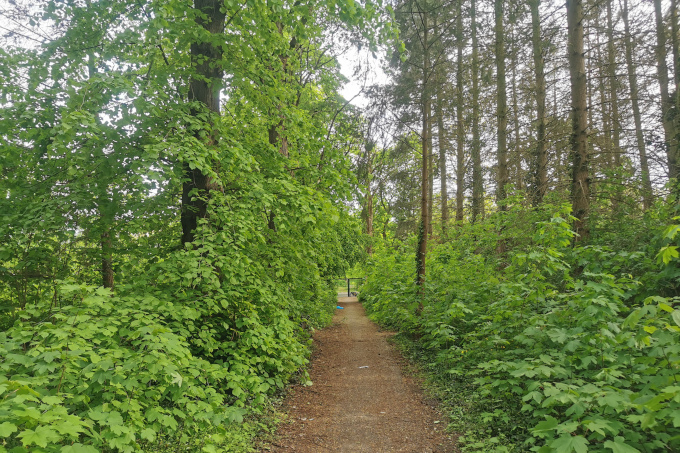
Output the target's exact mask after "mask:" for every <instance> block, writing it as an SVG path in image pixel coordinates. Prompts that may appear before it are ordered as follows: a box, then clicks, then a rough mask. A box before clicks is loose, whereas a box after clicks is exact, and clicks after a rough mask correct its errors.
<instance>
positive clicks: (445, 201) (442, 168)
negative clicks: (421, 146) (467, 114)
mask: <svg viewBox="0 0 680 453" xmlns="http://www.w3.org/2000/svg"><path fill="white" fill-rule="evenodd" d="M437 74H438V75H439V77H438V80H437V82H438V83H437V105H436V107H435V108H436V112H435V114H436V115H437V135H438V137H437V138H438V142H439V143H438V145H439V184H440V186H441V191H440V194H441V206H442V207H441V210H442V213H441V216H442V233H443V235H444V236H446V232H447V229H448V223H449V195H448V188H447V183H448V182H447V175H446V150H447V149H448V148H449V145H448V140H447V137H446V130H445V129H444V107H443V103H444V100H443V99H442V97H443V94H442V84H443V83H444V80H443V75H442V71H441V69H438V71H437Z"/></svg>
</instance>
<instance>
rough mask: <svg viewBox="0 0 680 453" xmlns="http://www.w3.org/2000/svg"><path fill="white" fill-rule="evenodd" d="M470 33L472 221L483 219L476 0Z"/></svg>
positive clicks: (473, 3) (473, 5)
mask: <svg viewBox="0 0 680 453" xmlns="http://www.w3.org/2000/svg"><path fill="white" fill-rule="evenodd" d="M470 32H471V33H472V62H471V66H472V146H471V150H470V151H471V154H472V221H473V222H475V221H476V220H478V219H480V218H483V217H484V175H483V174H482V144H481V140H480V135H481V131H480V126H479V120H480V107H479V91H480V89H479V82H480V80H479V40H478V37H477V0H471V1H470Z"/></svg>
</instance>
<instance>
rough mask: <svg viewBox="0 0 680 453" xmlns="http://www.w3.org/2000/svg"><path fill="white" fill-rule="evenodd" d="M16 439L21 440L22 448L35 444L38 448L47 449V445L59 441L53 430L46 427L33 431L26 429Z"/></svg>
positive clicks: (58, 436) (59, 437)
mask: <svg viewBox="0 0 680 453" xmlns="http://www.w3.org/2000/svg"><path fill="white" fill-rule="evenodd" d="M17 437H19V438H21V443H23V444H24V446H27V445H33V444H35V445H37V446H39V447H47V444H49V443H51V442H56V441H58V440H59V439H61V436H60V435H59V434H57V432H56V431H55V430H53V429H52V428H50V427H47V426H38V427H37V428H36V429H35V430H32V429H27V430H25V431H22V432H21V433H20V434H19V435H18V436H17Z"/></svg>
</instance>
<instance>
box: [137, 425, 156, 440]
mask: <svg viewBox="0 0 680 453" xmlns="http://www.w3.org/2000/svg"><path fill="white" fill-rule="evenodd" d="M139 435H140V437H141V438H142V439H146V440H148V441H150V442H153V441H154V440H156V431H154V430H153V429H151V428H144V429H143V430H142V432H141V433H139Z"/></svg>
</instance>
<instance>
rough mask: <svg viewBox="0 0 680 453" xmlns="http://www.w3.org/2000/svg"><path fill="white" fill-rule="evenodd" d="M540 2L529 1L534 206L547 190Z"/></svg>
mask: <svg viewBox="0 0 680 453" xmlns="http://www.w3.org/2000/svg"><path fill="white" fill-rule="evenodd" d="M540 3H541V0H531V1H530V2H529V6H530V7H531V31H532V35H531V38H532V44H533V54H534V75H535V77H536V149H535V151H534V158H533V162H532V169H533V171H532V179H533V187H532V191H531V194H532V197H531V199H532V203H533V205H534V206H537V205H539V204H540V203H542V202H543V197H544V196H545V193H546V191H547V190H548V150H547V149H546V146H545V69H544V67H545V63H544V60H543V44H542V42H543V41H542V38H541V19H540V16H539V14H538V7H539V5H540Z"/></svg>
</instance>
